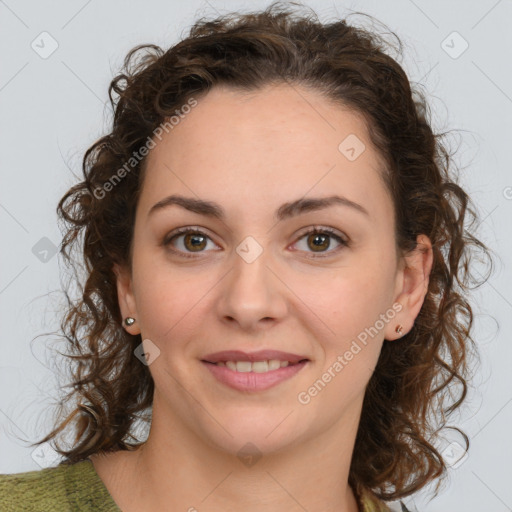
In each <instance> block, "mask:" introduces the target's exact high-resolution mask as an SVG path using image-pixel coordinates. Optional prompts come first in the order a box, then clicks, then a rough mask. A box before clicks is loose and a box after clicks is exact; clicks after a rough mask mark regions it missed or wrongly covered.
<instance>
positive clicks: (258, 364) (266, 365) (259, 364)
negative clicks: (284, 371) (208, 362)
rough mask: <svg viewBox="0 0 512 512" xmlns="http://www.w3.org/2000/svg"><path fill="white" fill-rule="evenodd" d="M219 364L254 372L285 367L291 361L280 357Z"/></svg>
mask: <svg viewBox="0 0 512 512" xmlns="http://www.w3.org/2000/svg"><path fill="white" fill-rule="evenodd" d="M216 364H217V366H227V367H228V368H229V369H230V370H233V371H235V372H242V373H247V372H254V373H265V372H268V371H272V370H277V369H278V368H284V367H285V366H288V365H289V364H290V362H289V361H279V360H278V359H270V360H268V361H254V362H251V361H226V362H223V361H219V362H218V363H216Z"/></svg>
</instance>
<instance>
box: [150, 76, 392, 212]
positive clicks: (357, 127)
mask: <svg viewBox="0 0 512 512" xmlns="http://www.w3.org/2000/svg"><path fill="white" fill-rule="evenodd" d="M187 112H188V113H187V114H184V115H182V116H181V117H180V120H179V122H178V123H177V124H175V125H174V126H173V127H172V129H170V130H169V131H168V133H164V134H163V136H162V140H161V141H158V139H155V140H156V146H155V147H154V148H153V149H152V150H151V152H150V154H149V155H148V157H147V162H146V176H145V180H144V188H143V193H142V195H141V203H142V202H144V203H145V204H143V205H142V206H143V207H144V208H146V209H149V208H150V207H151V204H150V202H155V201H157V200H158V199H161V197H162V196H163V195H164V194H165V192H178V191H180V192H182V193H186V194H187V195H189V196H190V195H192V196H197V197H200V198H211V196H212V194H214V195H215V198H216V200H218V201H221V202H224V203H225V204H229V203H234V202H235V201H236V202H237V203H241V204H242V205H243V206H245V207H246V208H247V207H249V206H250V205H251V204H254V205H256V204H261V201H262V200H265V201H270V200H272V198H276V202H277V201H278V199H283V200H284V199H286V200H289V199H290V197H293V198H294V199H295V198H297V197H303V196H304V195H306V194H308V193H311V194H312V195H315V196H319V195H328V194H331V193H333V192H335V191H338V192H340V193H343V194H344V195H345V196H351V197H350V198H351V199H354V200H355V201H358V202H360V201H362V200H363V199H364V197H366V202H369V203H371V202H372V201H376V202H378V201H382V200H385V197H384V196H385V195H386V194H387V192H386V190H385V186H384V183H383V181H382V177H381V167H382V161H381V159H380V155H379V154H378V153H377V152H376V151H375V150H374V149H373V148H372V144H371V142H370V139H369V137H368V133H367V128H366V125H365V122H364V120H363V118H362V116H361V115H359V114H358V113H357V112H355V111H353V110H350V109H348V108H342V107H340V106H338V105H334V104H333V103H332V102H331V101H329V100H327V99H326V98H325V97H323V96H322V95H321V94H320V93H318V92H316V91H312V90H311V89H306V88H304V87H302V86H297V85H294V86H290V85H287V84H283V85H276V86H268V87H265V88H263V89H259V90H257V91H250V92H243V91H239V90H233V89H230V88H224V87H217V88H214V89H212V90H211V91H210V92H209V93H208V94H206V95H204V96H202V97H200V98H198V99H197V105H196V106H195V107H193V108H191V109H187ZM352 149H353V151H351V150H352ZM347 150H348V153H347ZM354 154H355V157H356V158H354ZM233 206H234V207H237V208H238V209H239V208H240V204H238V205H235V204H234V205H233ZM388 206H389V205H388ZM376 213H378V212H376ZM382 213H383V212H380V214H382Z"/></svg>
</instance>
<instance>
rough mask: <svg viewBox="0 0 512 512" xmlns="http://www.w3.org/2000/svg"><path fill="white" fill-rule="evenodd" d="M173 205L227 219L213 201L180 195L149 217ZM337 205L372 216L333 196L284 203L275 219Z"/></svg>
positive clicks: (161, 204)
mask: <svg viewBox="0 0 512 512" xmlns="http://www.w3.org/2000/svg"><path fill="white" fill-rule="evenodd" d="M171 205H177V206H181V207H182V208H185V209H186V210H189V211H191V212H193V213H197V214H199V215H205V216H207V217H213V218H216V219H219V220H222V221H224V220H225V218H226V213H225V211H224V209H223V208H222V207H221V206H220V205H219V204H217V203H215V202H213V201H204V200H202V199H195V198H192V197H185V196H181V195H178V194H174V195H170V196H168V197H165V198H163V199H162V200H160V201H158V202H157V203H156V204H154V205H153V206H152V207H151V209H150V210H149V212H148V217H149V216H150V215H152V214H153V213H155V212H156V211H159V210H162V209H164V208H166V207H169V206H171ZM335 205H341V206H346V207H349V208H352V209H354V210H356V211H357V212H360V213H362V214H364V215H366V216H367V217H369V216H370V214H369V213H368V210H367V209H366V208H365V207H364V206H362V205H360V204H359V203H356V202H354V201H352V200H350V199H348V198H346V197H343V196H338V195H333V196H329V197H315V198H309V199H305V198H301V199H297V200H295V201H292V202H290V203H284V204H283V205H281V206H280V207H279V208H278V209H277V210H276V212H275V214H274V218H275V219H276V220H279V221H281V220H284V219H287V218H290V217H294V216H296V215H300V214H303V213H306V212H311V211H316V210H323V209H325V208H329V207H331V206H335Z"/></svg>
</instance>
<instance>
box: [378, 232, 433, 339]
mask: <svg viewBox="0 0 512 512" xmlns="http://www.w3.org/2000/svg"><path fill="white" fill-rule="evenodd" d="M416 244H417V245H416V248H415V249H413V250H412V251H410V252H409V253H408V254H406V255H405V256H404V257H403V258H402V261H401V262H400V265H401V267H402V268H401V269H400V271H399V272H398V273H397V278H396V279H397V280H396V286H397V291H396V294H395V300H394V303H397V302H398V303H400V304H401V305H402V309H401V310H400V311H399V312H398V313H397V314H396V316H395V319H394V321H393V322H389V323H388V324H387V325H386V328H385V330H384V338H385V339H387V340H394V339H398V338H401V337H402V336H404V335H405V334H407V333H408V332H409V331H410V330H411V329H412V327H413V325H414V321H415V319H416V317H417V316H418V314H419V312H420V309H421V306H422V305H423V301H424V299H425V295H426V294H427V291H428V283H429V280H430V271H431V270H432V263H433V252H432V243H431V242H430V239H429V238H428V236H426V235H418V237H417V238H416ZM398 324H400V325H401V326H402V327H403V330H402V332H401V334H397V332H396V331H395V328H396V326H397V325H398Z"/></svg>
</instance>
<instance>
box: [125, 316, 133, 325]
mask: <svg viewBox="0 0 512 512" xmlns="http://www.w3.org/2000/svg"><path fill="white" fill-rule="evenodd" d="M124 323H125V325H128V326H130V325H133V324H134V323H135V318H132V317H131V316H127V317H126V318H125V319H124Z"/></svg>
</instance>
